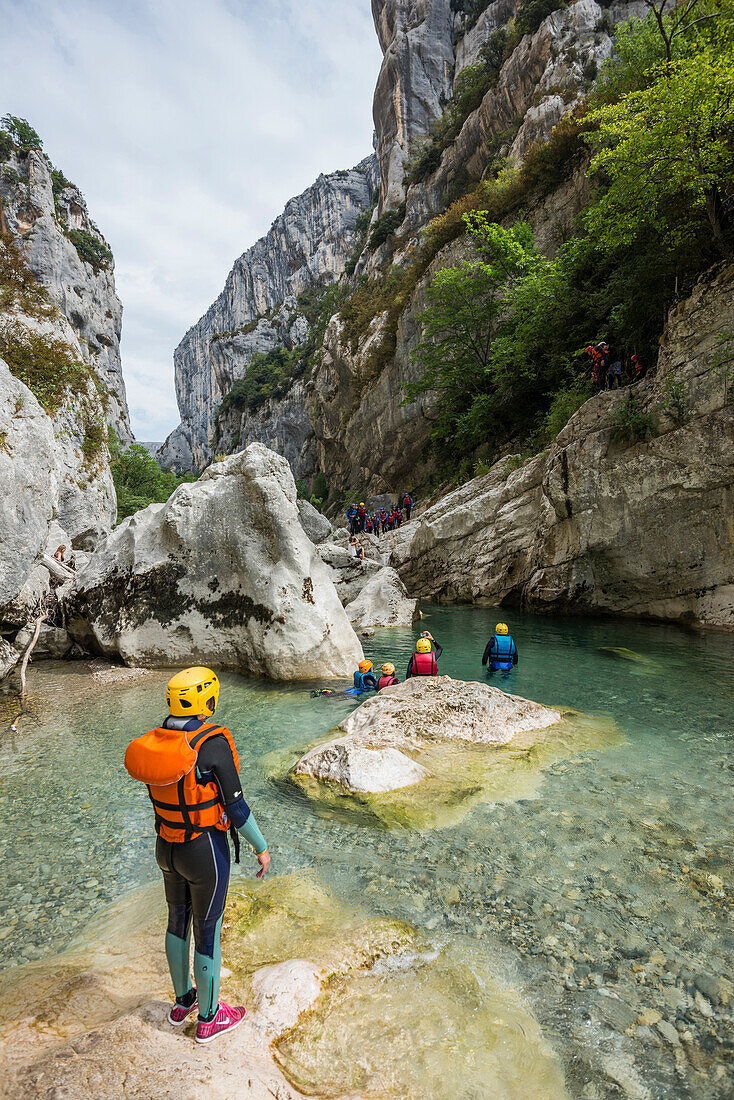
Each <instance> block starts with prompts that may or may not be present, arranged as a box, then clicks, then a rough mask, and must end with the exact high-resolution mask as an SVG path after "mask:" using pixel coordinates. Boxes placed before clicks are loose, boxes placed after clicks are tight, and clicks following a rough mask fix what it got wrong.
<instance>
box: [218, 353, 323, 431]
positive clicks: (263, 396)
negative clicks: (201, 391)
mask: <svg viewBox="0 0 734 1100" xmlns="http://www.w3.org/2000/svg"><path fill="white" fill-rule="evenodd" d="M304 367H305V362H304V352H303V348H300V347H297V348H294V349H293V350H292V351H288V349H287V348H284V347H276V348H272V349H271V351H268V352H259V351H256V352H255V353H254V355H253V356H252V358H251V359H250V362H249V363H248V365H247V374H246V375H245V377H244V378H239V379H238V380H237V381H236V382H235V383H234V385H233V386H232V389H231V390H230V391H229V393H228V394H225V396H224V398H223V399H222V403H221V405H220V406H219V410H218V412H217V419H218V420H219V421H221V419H222V417H223V416H224V415H225V414H226V413H227V412H228V411H229V410H230V409H241V410H244V409H249V410H250V411H253V410H254V409H258V408H259V407H260V406H261V405H262V404H264V402H265V401H267V400H268V399H269V398H271V397H278V396H280V395H282V394H284V393H285V392H286V391H287V390H288V389H290V386H291V385H292V383H293V381H294V379H295V378H297V377H298V375H299V374H302V373H303V369H304Z"/></svg>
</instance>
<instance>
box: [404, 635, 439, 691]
mask: <svg viewBox="0 0 734 1100" xmlns="http://www.w3.org/2000/svg"><path fill="white" fill-rule="evenodd" d="M432 646H435V650H434V649H433V648H432ZM442 653H443V647H442V646H440V645H439V644H438V642H437V641H436V639H435V638H434V637H433V635H432V634H429V633H428V631H427V630H424V631H423V633H422V634H421V636H420V638H419V639H418V641H417V642H416V643H415V653H414V654H413V656H412V657H411V658H410V660H409V661H408V668H407V671H406V673H405V679H406V680H410V678H411V676H438V659H439V657H440V656H441V654H442Z"/></svg>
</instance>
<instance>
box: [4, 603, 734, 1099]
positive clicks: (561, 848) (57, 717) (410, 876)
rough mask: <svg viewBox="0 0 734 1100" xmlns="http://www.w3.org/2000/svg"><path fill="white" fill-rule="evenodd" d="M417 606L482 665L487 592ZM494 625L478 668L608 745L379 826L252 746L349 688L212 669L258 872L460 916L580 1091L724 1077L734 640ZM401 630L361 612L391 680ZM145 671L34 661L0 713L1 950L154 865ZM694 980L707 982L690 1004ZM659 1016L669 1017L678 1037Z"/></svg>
mask: <svg viewBox="0 0 734 1100" xmlns="http://www.w3.org/2000/svg"><path fill="white" fill-rule="evenodd" d="M424 610H426V611H427V617H426V619H425V620H424V622H423V623H422V624H421V626H422V627H423V628H426V629H430V630H431V631H432V632H433V633H434V634H435V635H436V637H437V638H438V640H439V641H440V642H441V643H442V645H443V646H444V647H445V653H444V656H443V658H442V660H441V662H440V670H441V671H442V672H444V673H449V674H451V675H453V676H456V677H461V678H465V679H482V678H483V676H484V672H483V669H482V667H481V664H480V659H481V653H482V650H483V648H484V645H485V643H486V640H487V638H488V637H489V635H490V634H491V632H492V629H493V627H494V624H495V622H496V620H497V612H496V610H494V611H493V610H485V609H478V608H439V607H431V608H426V609H424ZM509 622H510V625H511V629H512V631H513V634H514V636H515V638H516V640H517V642H518V646H519V650H520V657H521V660H520V666H519V668H518V669H517V670H515V671H514V672H513V673H511V674H510V676H509V678H508V679H506V680H502V679H499V678H497V677H495V678H494V680H493V682H494V683H496V684H497V685H498V686H501V687H503V688H505V689H507V690H510V691H512V692H516V693H518V694H520V695H524V696H526V697H528V698H532V699H537V700H539V701H542V702H544V703H550V704H554V703H555V704H561V705H566V706H572V707H576V708H578V709H580V710H583V711H587V712H593V713H596V714H602V715H608V716H610V717H612V718H613V719H614V720H615V721H616V723H617V725H618V726H619V728H620V729H621V730H622V732H623V733H624V743H623V744H621V745H619V746H616V747H614V748H610V749H608V750H604V751H599V752H594V753H588V754H582V755H580V756H576V757H572V758H569V759H568V760H565V761H559V762H557V763H555V764H553V765H552V766H551V767H550V768H549V769H548V770H547V772H546V775H545V778H544V781H543V783H542V785H541V787H540V789H539V792H538V796H537V797H536V798H535V799H534V800H532V801H528V800H524V801H521V802H516V803H495V804H489V805H479V806H477V807H476V808H475V809H474V810H472V812H471V813H470V814H469V815H468V817H467V818H466V819H465V820H464V821H463V822H462V823H461V824H460V825H457V826H455V827H453V828H450V829H444V830H441V831H438V832H430V831H427V832H424V833H419V832H407V831H406V832H401V831H396V830H394V831H390V832H386V831H384V830H380V829H379V828H377V827H369V826H365V825H364V824H357V823H356V822H351V821H349V820H348V819H347V820H345V819H344V818H343V816H340V817H329V816H326V817H325V816H323V815H320V814H317V813H316V812H315V810H314V809H313V808H312V807H311V806H310V805H309V804H308V802H306V801H304V800H302V799H300V798H299V797H298V796H297V795H296V794H295V792H294V793H293V794H292V796H288V795H287V794H286V793H285V792H284V791H283V790H282V788H280V787H278V786H276V785H275V784H274V783H273V782H272V781H271V780H270V778H269V777H268V770H267V765H266V763H265V760H264V758H265V757H266V756H267V755H268V754H270V753H272V751H273V750H275V749H282V748H286V747H290V746H293V747H294V758H295V750H296V749H297V748H299V747H300V748H302V747H304V746H305V745H306V744H308V743H310V742H312V741H314V740H317V739H319V738H321V737H322V736H323V735H324V734H325V733H326V731H327V730H328V729H329V728H330V727H331V726H332V725H333V724H335V723H336V722H338V721H339V720H340V719H341V718H342V717H343V716H344V715H345V714H346V713H348V711H349V710H350V709H352V707H353V706H354V705H355V701H354V700H352V699H350V698H349V697H347V696H338V697H331V698H319V699H311V698H310V696H309V692H308V686H303V685H299V686H298V687H283V686H276V685H268V684H263V683H259V682H254V681H250V680H246V679H243V678H241V677H237V676H234V675H225V676H224V677H223V684H224V692H223V703H222V706H221V707H220V711H219V712H218V717H219V718H220V720H221V721H222V722H225V723H226V724H227V725H229V726H230V728H231V729H232V731H233V733H234V735H235V739H236V741H237V744H238V747H239V749H240V754H241V760H242V767H241V772H242V779H243V788H244V790H245V794H246V797H247V798H248V801H249V802H250V803H251V805H252V806H253V808H254V809H255V810H256V813H257V816H258V820H259V822H260V824H261V827H262V829H263V832H264V833H265V835H266V837H267V838H268V840H269V841H270V845H271V850H272V853H273V857H274V863H273V867H274V870H275V871H279V872H281V873H287V872H292V871H303V870H311V871H313V873H314V874H316V875H317V876H318V878H319V880H320V881H321V882H323V883H324V885H325V886H326V887H327V888H329V889H330V890H332V891H333V892H334V893H335V894H336V896H338V897H339V898H341V899H342V900H344V901H345V902H347V903H350V904H354V905H358V906H360V907H362V908H366V909H367V910H371V911H373V912H375V913H380V914H385V915H391V916H395V917H399V918H402V919H405V920H408V921H410V922H411V923H413V924H414V925H416V926H418V927H419V928H420V929H421V930H423V931H425V932H427V933H428V934H430V935H431V936H433V937H434V938H435V939H436V940H438V941H440V942H441V943H442V944H443V945H444V949H445V947H446V945H448V946H449V947H450V946H451V944H452V943H453V942H454V938H455V937H456V941H455V942H456V943H457V944H458V943H459V942H460V937H465V936H469V937H473V938H474V939H475V940H476V941H477V942H478V943H480V944H482V945H484V946H485V947H491V945H492V944H493V943H495V942H496V943H497V944H498V945H500V944H501V945H502V947H503V949H507V950H509V951H510V956H511V957H512V958H513V959H514V963H513V965H514V967H515V968H516V970H515V973H514V975H513V976H514V978H515V980H516V981H517V983H518V984H519V986H520V987H521V988H522V989H523V990H524V992H525V993H526V996H527V997H528V998H529V1000H530V1003H531V1004H532V1007H533V1008H534V1010H535V1012H536V1015H537V1016H538V1019H539V1021H540V1023H541V1025H542V1026H543V1028H544V1030H545V1032H546V1034H547V1035H548V1036H549V1038H550V1041H551V1042H552V1044H553V1045H554V1047H555V1049H557V1050H558V1051H559V1053H561V1055H562V1057H563V1059H564V1062H565V1065H566V1069H567V1073H568V1074H570V1075H571V1078H570V1079H571V1084H572V1085H574V1083H577V1084H578V1092H577V1094H578V1095H585V1094H584V1092H582V1091H581V1089H582V1087H583V1088H585V1087H586V1083H588V1082H589V1081H590V1082H591V1083H592V1084H593V1085H594V1087H595V1088H597V1090H601V1091H598V1092H597V1093H596V1094H594V1093H588V1095H589V1096H592V1095H602V1096H603V1095H612V1092H608V1093H607V1092H605V1091H604V1090H605V1089H606V1087H607V1085H606V1084H605V1082H607V1081H610V1082H613V1081H615V1080H617V1081H618V1080H619V1079H620V1078H621V1077H623V1076H624V1075H625V1074H626V1075H627V1077H628V1078H629V1075H630V1074H633V1075H637V1078H639V1080H640V1081H641V1082H642V1085H641V1087H644V1088H645V1089H647V1090H648V1094H649V1095H651V1096H655V1097H657V1096H660V1097H663V1096H666V1097H667V1096H681V1097H684V1096H701V1097H707V1098H708V1097H716V1096H719V1095H720V1096H722V1097H723V1096H726V1095H728V1094H729V1091H730V1089H731V1088H732V1085H733V1081H732V1077H731V1069H730V1066H731V1063H730V1061H729V1060H728V1059H729V1057H730V1054H731V1049H730V1048H729V1050H728V1051H727V1047H726V1042H727V1041H729V1042H730V1038H731V1032H730V1031H729V1034H728V1039H727V1028H728V1027H729V1026H730V1025H729V1023H728V1021H727V1019H726V1015H727V1011H728V1010H727V1007H726V1005H723V1004H716V1003H715V1002H716V999H717V996H718V995H719V993H720V991H721V989H722V988H723V989H724V996H725V987H722V986H721V985H720V984H719V985H718V986H712V985H711V983H712V982H713V983H716V982H719V983H720V980H721V979H722V978H726V977H727V976H728V977H729V978H731V975H732V969H733V967H732V963H733V961H734V938H733V937H732V933H731V923H730V918H731V899H732V893H731V869H732V833H733V831H734V830H733V826H732V783H731V780H732V765H733V763H734V756H733V755H732V742H731V733H732V730H733V729H734V667H733V666H734V662H733V661H732V654H733V653H734V642H733V641H732V639H731V638H728V637H725V636H719V635H703V634H689V633H685V632H683V631H680V630H678V629H675V628H667V627H660V626H651V625H639V624H631V623H629V624H627V623H613V622H596V621H595V622H589V621H582V620H572V619H571V620H567V621H564V620H559V619H545V618H539V617H534V616H522V615H516V614H512V615H511V616H510V617H509ZM415 634H416V631H412V630H408V629H399V630H391V631H378V632H377V633H376V634H375V636H374V637H373V638H370V639H366V640H365V650H366V652H367V654H368V656H370V657H372V658H373V659H374V660H375V663H376V664H377V665H379V664H382V662H383V661H384V660H387V659H390V660H393V661H394V662H395V664H396V665H397V666H398V675H399V676H400V678H401V679H402V678H403V675H404V671H405V665H406V664H407V660H408V657H409V654H410V652H411V650H412V641H413V639H414V637H415ZM602 647H625V648H628V649H630V650H633V651H636V652H637V653H639V654H642V655H644V656H645V657H647V658H649V661H648V662H643V663H639V662H630V661H624V660H620V659H618V658H616V657H614V656H612V655H609V654H604V653H602V652H600V648H602ZM166 679H167V675H166V674H164V673H151V674H149V675H147V676H145V677H143V678H141V679H139V680H137V681H133V682H131V683H128V684H124V685H97V684H95V683H94V682H93V681H92V679H91V676H90V675H89V673H88V671H87V669H86V667H82V666H75V665H68V666H64V667H61V666H58V665H56V666H50V665H49V666H45V667H43V668H41V667H39V669H37V670H36V671H35V673H34V676H33V680H32V682H31V689H32V693H33V695H34V702H35V704H36V706H37V710H38V712H39V714H40V715H41V717H42V723H41V725H40V726H37V725H35V724H33V723H31V722H27V723H26V724H25V725H24V726H23V727H22V729H21V732H20V733H19V734H17V735H14V734H4V735H3V741H2V743H1V748H0V822H2V830H1V831H0V952H2V956H1V957H0V965H11V966H12V965H14V964H15V963H17V962H20V961H23V960H25V959H31V958H37V957H40V956H41V955H42V954H44V953H47V952H50V951H57V950H59V949H60V948H61V947H63V945H64V944H65V943H66V942H67V941H68V940H69V939H70V938H71V936H72V935H74V934H77V933H79V932H80V931H81V930H83V928H84V926H85V924H86V923H87V922H88V920H89V919H90V918H91V917H92V916H93V915H94V914H95V913H97V912H99V911H100V910H101V909H102V908H103V907H104V906H105V905H106V904H107V903H108V902H109V901H110V900H112V899H114V898H116V897H118V896H119V895H120V894H121V893H123V892H126V891H128V890H130V889H132V888H134V887H135V886H138V885H140V884H141V883H144V882H147V881H152V880H154V879H155V878H156V877H157V874H158V872H157V869H156V867H155V864H154V860H153V856H152V848H153V845H152V839H151V832H152V830H151V814H150V810H149V806H148V803H147V798H146V797H145V794H144V792H143V790H142V788H139V787H137V786H136V785H135V784H133V783H132V781H130V780H129V779H128V778H127V777H126V773H125V772H124V770H123V769H122V755H123V752H124V747H125V745H126V744H127V742H128V740H129V739H130V738H131V737H133V736H136V735H137V734H138V733H139V732H141V731H144V730H145V729H148V728H150V727H151V726H153V725H155V724H156V723H157V722H158V721H159V720H160V718H161V715H162V713H163V710H162V708H161V706H160V700H161V699H162V688H163V685H164V683H165V680H166ZM3 724H4V723H3ZM252 870H253V869H252V868H251V867H250V866H249V864H247V863H245V864H243V866H242V867H241V868H238V869H237V870H236V872H235V873H236V874H238V875H245V874H251V873H252ZM653 959H654V960H657V961H651V960H653ZM697 982H698V986H700V987H702V988H703V989H704V990H705V989H706V988H708V989H709V993H710V996H711V997H712V998H713V1000H710V999H709V998H708V997H707V998H706V1000H705V1001H704V1002H703V1005H701V1001H700V999H701V997H702V994H701V991H700V989H697V987H696V983H697ZM717 990H718V991H719V992H718V993H717ZM697 996H698V998H699V1001H697V1000H696V997H697ZM645 1012H647V1013H648V1016H644V1014H645ZM649 1013H652V1015H649ZM657 1013H659V1016H660V1019H659V1020H655V1014H657ZM708 1013H711V1014H710V1015H708ZM641 1018H642V1019H649V1020H650V1021H653V1022H651V1023H638V1020H639V1019H641ZM658 1023H661V1024H663V1025H664V1024H669V1025H670V1026H671V1027H673V1028H675V1029H676V1031H677V1034H678V1035H679V1036H680V1040H679V1042H678V1044H677V1045H676V1044H675V1043H674V1042H673V1041H672V1040H671V1039H670V1038H669V1039H668V1040H666V1039H665V1038H664V1036H663V1035H662V1033H661V1031H660V1028H658V1026H657V1025H658ZM628 1033H629V1034H628ZM687 1035H688V1036H690V1038H686V1036H687ZM630 1059H632V1063H630V1061H629V1060H630ZM615 1075H616V1076H615ZM611 1087H612V1086H611V1085H609V1088H611ZM570 1091H571V1093H572V1095H574V1094H575V1093H574V1088H573V1087H572V1088H571V1090H570ZM478 1095H481V1093H480V1094H478ZM640 1095H644V1093H642V1092H641V1093H640Z"/></svg>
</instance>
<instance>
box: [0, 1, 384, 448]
mask: <svg viewBox="0 0 734 1100" xmlns="http://www.w3.org/2000/svg"><path fill="white" fill-rule="evenodd" d="M0 26H2V28H3V30H2V38H3V46H2V55H3V62H2V66H1V67H0V114H4V113H5V112H7V111H9V112H11V113H13V114H17V115H21V116H23V117H25V118H28V120H29V121H30V122H31V123H32V124H33V125H34V126H35V128H36V129H37V130H38V132H39V133H40V134H41V136H42V137H43V139H44V145H45V149H46V151H47V152H48V154H49V156H50V157H51V159H52V160H53V161H54V163H55V164H57V165H58V166H59V167H60V168H62V169H63V170H64V172H65V174H66V175H67V176H68V177H69V178H70V179H73V180H74V182H75V183H77V184H78V186H79V187H81V189H82V191H83V192H84V194H85V195H86V198H87V201H88V204H89V209H90V212H91V214H92V217H93V218H94V219H95V221H96V222H97V223H98V225H99V226H100V229H101V230H102V232H103V233H104V234H105V236H106V237H107V239H108V240H109V242H110V245H111V247H112V250H113V252H114V254H115V261H116V280H117V290H118V293H119V295H120V297H121V299H122V302H123V305H124V307H125V314H124V323H123V344H122V350H123V369H124V374H125V380H126V383H127V388H128V401H129V404H130V412H131V415H132V419H133V427H134V430H135V432H136V434H137V435H138V437H139V438H141V439H163V438H164V437H165V435H166V434H167V433H168V432H169V431H170V430H171V428H173V427H175V425H176V424H177V423H178V412H177V409H176V404H175V397H174V386H173V359H172V356H173V349H174V348H175V346H176V345H177V343H178V342H179V340H180V339H181V337H182V336H183V334H184V332H185V331H186V330H187V329H188V328H189V327H190V326H191V325H192V324H194V323H195V322H196V321H197V320H198V318H199V316H200V315H201V314H202V313H203V312H204V310H205V309H206V308H207V307H208V306H209V304H210V303H211V302H212V301H213V299H214V298H215V297H216V296H217V294H218V293H219V291H220V290H221V288H222V286H223V284H224V280H225V278H226V275H227V272H228V271H229V269H230V267H231V266H232V262H233V261H234V259H235V258H236V257H237V256H238V255H240V253H241V252H243V251H244V249H245V248H247V247H248V246H249V245H250V244H252V243H253V242H254V241H255V240H256V239H257V238H258V237H260V236H261V235H262V234H263V233H264V232H266V231H267V229H268V227H269V225H270V223H271V221H272V220H273V218H274V217H275V216H276V215H277V214H278V213H279V212H280V211H281V210H282V208H283V206H284V205H285V203H286V202H287V200H288V199H289V198H290V197H291V196H292V195H296V194H298V193H299V192H300V191H302V190H304V188H306V187H308V185H309V184H310V183H312V182H313V180H314V179H315V178H316V176H317V175H318V174H319V172H327V171H333V170H335V169H337V168H348V167H351V166H352V165H353V164H356V163H357V161H359V160H360V159H361V158H362V157H364V156H366V155H367V154H368V153H369V152H370V149H371V140H372V118H371V103H372V92H373V88H374V83H375V79H376V76H377V71H378V68H379V63H380V51H379V47H378V45H377V39H376V36H375V33H374V29H373V26H372V19H371V15H370V5H369V0H175V2H174V0H147V2H142V0H128V2H127V3H126V4H124V5H120V4H118V3H114V2H113V0H38V2H32V0H28V2H22V0H21V2H18V0H0Z"/></svg>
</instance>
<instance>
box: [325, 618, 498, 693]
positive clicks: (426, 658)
mask: <svg viewBox="0 0 734 1100" xmlns="http://www.w3.org/2000/svg"><path fill="white" fill-rule="evenodd" d="M442 653H443V646H441V645H439V643H438V642H437V641H436V639H435V638H434V637H433V635H432V634H431V633H430V632H429V631H428V630H424V631H423V633H422V634H421V635H420V637H419V638H418V640H417V642H416V643H415V650H414V652H413V653H412V654H411V657H410V660H409V661H408V667H407V669H406V671H405V679H406V680H410V679H411V678H412V677H413V676H438V661H439V658H440V656H441V654H442ZM518 661H519V654H518V651H517V644H516V642H515V639H514V638H513V637H512V635H511V634H510V630H509V627H508V626H507V623H497V626H496V627H495V628H494V634H493V635H492V637H491V638H490V639H489V641H488V642H487V645H486V647H485V650H484V653H483V655H482V664H483V665H485V666H487V668H488V671H489V672H504V673H508V672H511V671H512V669H513V668H514V667H515V665H516V664H517V663H518ZM399 683H400V680H398V678H397V676H396V675H395V665H394V664H393V663H392V662H391V661H388V662H386V663H385V664H384V665H383V666H382V675H381V676H379V677H377V676H375V673H374V665H373V663H372V661H369V660H364V661H360V662H359V667H358V668H357V671H356V672H355V673H354V683H353V685H352V687H351V688H349V689H348V694H349V695H363V694H364V692H366V691H382V690H383V689H384V688H386V687H392V686H393V684H399ZM314 694H322V693H320V692H318V693H314ZM329 694H331V692H329Z"/></svg>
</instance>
